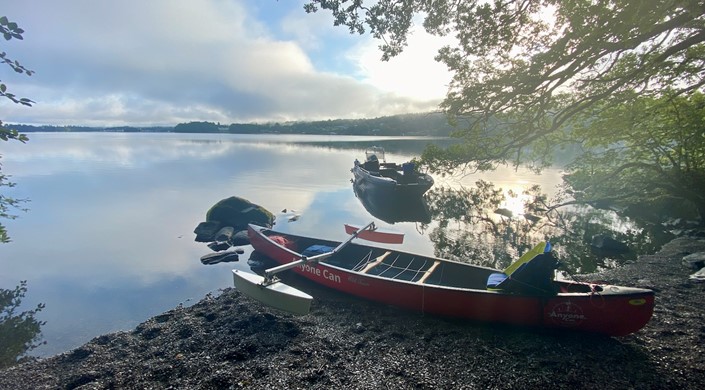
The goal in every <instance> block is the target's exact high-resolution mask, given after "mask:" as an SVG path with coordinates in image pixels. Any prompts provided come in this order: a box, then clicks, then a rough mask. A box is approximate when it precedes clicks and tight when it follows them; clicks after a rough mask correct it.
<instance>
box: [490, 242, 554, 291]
mask: <svg viewBox="0 0 705 390" xmlns="http://www.w3.org/2000/svg"><path fill="white" fill-rule="evenodd" d="M536 249H537V248H534V250H532V251H531V252H529V253H530V254H531V255H532V256H527V257H525V256H522V258H521V259H519V261H517V263H520V264H517V263H514V264H512V265H510V266H509V267H507V269H505V271H504V272H502V273H498V272H496V273H493V274H491V275H490V276H489V277H488V278H487V289H488V290H493V291H501V292H508V293H516V294H528V295H555V294H556V293H557V290H556V287H555V285H554V284H553V276H554V271H555V270H556V269H557V268H558V266H559V265H560V263H559V262H558V260H556V258H555V257H553V255H552V254H551V253H550V252H548V251H550V244H549V245H546V246H545V250H546V251H545V252H543V253H540V252H539V253H538V254H536V252H538V250H536ZM532 252H533V253H532Z"/></svg>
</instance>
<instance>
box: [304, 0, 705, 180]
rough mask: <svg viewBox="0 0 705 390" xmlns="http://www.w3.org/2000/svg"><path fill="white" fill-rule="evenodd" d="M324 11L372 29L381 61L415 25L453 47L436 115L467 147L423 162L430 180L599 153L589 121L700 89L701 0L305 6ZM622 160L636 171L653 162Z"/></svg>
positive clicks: (704, 53) (355, 28) (332, 1)
mask: <svg viewBox="0 0 705 390" xmlns="http://www.w3.org/2000/svg"><path fill="white" fill-rule="evenodd" d="M319 9H325V10H330V11H331V12H332V14H333V18H334V24H335V25H345V26H347V27H348V28H349V29H350V31H351V32H352V33H360V34H362V33H364V32H365V31H366V30H367V29H369V31H370V32H371V34H372V35H373V36H374V37H377V38H380V39H382V40H383V43H382V44H381V46H380V48H381V51H382V59H389V58H390V57H392V56H395V55H397V54H399V53H400V52H401V51H402V50H403V49H404V47H405V46H406V44H407V36H408V35H409V33H410V31H411V28H412V27H413V23H414V20H415V17H416V16H417V15H419V16H421V18H422V20H423V27H424V28H425V30H426V31H427V32H429V33H431V34H435V35H449V36H453V37H454V38H455V40H456V42H457V44H456V45H454V46H450V45H449V46H446V47H443V48H442V49H441V50H440V51H439V52H438V53H437V55H436V57H435V58H436V59H437V60H438V61H440V62H442V63H444V64H445V65H447V66H448V69H449V70H450V71H451V72H452V74H453V78H452V81H451V83H450V86H449V89H448V93H447V96H446V98H445V100H444V101H443V102H442V103H441V108H442V109H443V110H444V111H446V112H447V113H448V115H449V118H450V120H451V122H452V123H454V124H456V125H457V126H458V127H457V130H456V131H455V132H454V134H453V135H454V136H455V137H457V138H459V139H461V140H463V141H464V142H462V143H459V144H457V145H454V146H451V147H448V148H445V149H440V148H436V147H432V148H429V149H428V150H427V151H426V152H425V153H424V155H423V160H424V162H425V163H426V164H427V165H428V166H429V167H430V168H431V169H433V170H434V171H435V172H441V173H443V172H448V171H452V170H455V169H457V168H460V169H478V168H479V169H488V168H492V167H493V166H495V165H496V164H499V163H508V162H513V163H514V164H520V163H526V164H528V165H530V166H533V167H535V168H537V169H540V168H541V167H544V166H546V165H547V164H550V163H551V155H552V153H553V152H554V151H555V150H556V149H558V148H561V147H565V146H567V145H568V146H569V145H575V144H582V143H583V142H585V143H586V144H597V143H599V142H598V141H599V137H601V136H602V134H601V133H600V132H590V130H596V129H595V128H593V127H590V126H584V123H585V122H586V121H587V122H589V121H591V120H593V118H590V117H586V116H585V115H584V114H585V113H587V112H589V113H591V114H592V115H600V114H601V111H600V109H605V108H607V107H616V106H621V105H623V104H625V105H626V106H624V107H623V108H628V107H630V106H631V105H632V102H633V101H634V97H635V96H639V97H641V98H645V99H656V100H659V101H661V99H671V98H678V97H686V98H687V97H689V96H691V95H693V94H695V93H697V92H698V91H700V92H702V91H703V85H705V77H703V75H705V43H704V42H705V0H652V1H642V0H605V1H592V0H495V1H485V0H460V1H455V0H434V1H428V0H405V1H395V0H381V1H376V2H373V4H372V5H369V6H368V5H366V2H365V1H362V0H356V1H347V0H312V1H310V3H308V4H307V5H306V6H305V10H306V11H307V12H316V11H317V10H319ZM661 102H662V103H665V102H663V101H661ZM465 121H467V122H465ZM462 123H466V124H464V125H462V126H461V125H460V124H462ZM578 130H580V131H579V132H578ZM631 130H633V128H630V129H619V128H616V129H613V131H631ZM680 134H682V131H680V130H674V131H673V132H671V131H669V130H666V131H664V133H663V135H662V136H661V137H658V142H663V143H664V145H668V144H670V143H671V142H672V141H674V139H675V138H677V137H679V136H680ZM654 141H656V140H655V139H654ZM620 150H621V151H623V152H626V151H627V148H621V149H620ZM588 153H591V152H589V151H588ZM586 156H589V154H588V155H586ZM622 157H624V158H626V160H623V161H624V162H626V163H634V164H639V163H642V162H643V161H639V160H638V159H640V158H645V157H646V156H645V155H644V154H643V153H627V154H624V155H622ZM693 157H695V156H693ZM700 159H701V160H702V159H705V156H702V157H700ZM583 161H585V160H583ZM611 167H612V169H613V171H614V173H616V172H617V170H619V169H620V166H618V165H612V166H611ZM664 190H665V189H664Z"/></svg>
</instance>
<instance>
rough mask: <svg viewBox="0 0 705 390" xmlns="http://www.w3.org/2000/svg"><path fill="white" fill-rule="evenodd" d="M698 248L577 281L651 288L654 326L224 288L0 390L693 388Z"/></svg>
mask: <svg viewBox="0 0 705 390" xmlns="http://www.w3.org/2000/svg"><path fill="white" fill-rule="evenodd" d="M702 251H705V240H703V239H702V238H697V237H680V238H677V239H675V240H673V241H671V242H670V243H668V244H666V245H665V246H664V247H663V248H662V249H661V250H660V251H659V252H658V253H656V254H653V255H645V256H640V257H639V258H638V259H637V260H636V261H634V262H632V263H630V264H627V265H624V266H622V267H619V268H616V269H610V270H607V271H604V272H601V273H599V274H591V275H580V276H576V278H578V279H580V280H607V281H609V282H610V283H614V284H620V285H627V286H639V287H647V288H651V289H654V290H655V291H656V308H655V312H654V316H653V318H652V319H651V321H650V322H649V323H648V324H647V325H646V327H645V328H644V329H642V330H640V331H639V332H637V333H635V334H633V335H629V336H626V337H619V338H608V337H601V336H594V335H590V334H583V333H571V332H556V331H545V330H532V329H525V328H513V327H507V326H496V325H488V324H477V323H468V322H464V321H456V320H452V319H445V318H438V317H434V316H423V315H418V314H416V313H410V312H405V311H402V310H398V309H395V308H392V307H388V306H384V305H378V304H374V303H371V302H367V301H363V300H359V299H356V298H352V297H349V296H346V295H343V294H340V293H337V292H335V291H332V290H328V289H325V288H322V287H318V286H315V285H313V284H310V283H308V282H306V281H305V280H303V279H301V278H299V277H297V276H295V275H290V276H289V278H290V281H289V282H290V283H294V284H297V283H298V286H299V287H301V288H303V289H305V290H306V291H307V292H309V293H312V295H314V297H315V300H314V304H313V307H312V309H313V310H312V313H311V314H310V315H307V316H303V317H295V316H291V315H288V314H284V313H282V312H278V311H275V310H273V309H270V308H267V307H264V306H262V305H261V304H259V303H258V302H255V301H252V300H250V299H248V298H246V297H244V296H243V295H241V294H240V293H239V292H238V291H237V290H235V289H234V288H226V289H224V290H223V291H222V292H221V293H220V294H219V295H218V296H211V295H208V296H206V297H205V298H203V299H202V300H201V301H199V302H198V303H196V304H195V305H193V306H190V307H177V308H175V309H173V310H170V311H167V312H165V313H163V314H160V315H157V316H155V317H153V318H150V319H149V320H147V321H145V322H144V323H142V324H140V325H138V326H137V327H136V328H135V329H132V330H128V331H123V332H117V333H112V334H107V335H103V336H99V337H96V338H94V339H93V340H91V341H90V342H88V343H86V344H85V345H83V346H81V347H78V348H76V349H74V350H71V351H68V352H65V353H62V354H59V355H57V356H53V357H49V358H44V359H38V360H35V361H29V362H25V363H22V364H19V365H17V366H14V367H11V368H8V369H5V370H2V371H0V388H2V389H5V388H7V389H10V388H12V389H53V388H65V389H74V388H90V389H109V388H129V389H132V388H192V389H216V388H218V389H220V388H309V389H327V388H339V387H342V386H345V387H348V388H356V389H358V388H359V389H372V388H381V387H389V388H400V389H407V388H408V389H411V388H414V389H446V388H454V389H475V388H477V389H488V388H517V389H521V388H540V387H546V388H554V389H577V388H601V389H625V388H639V389H673V388H681V389H700V388H703V387H705V375H704V374H705V353H703V352H705V326H703V312H702V309H701V306H702V301H703V299H704V298H705V284H702V283H698V282H696V281H693V280H690V279H689V278H688V275H689V274H690V273H692V272H693V271H692V269H689V268H688V267H687V266H686V265H685V264H684V263H683V257H684V256H686V255H689V254H692V253H697V252H702Z"/></svg>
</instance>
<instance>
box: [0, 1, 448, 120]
mask: <svg viewBox="0 0 705 390" xmlns="http://www.w3.org/2000/svg"><path fill="white" fill-rule="evenodd" d="M305 2H306V1H305V0H279V1H277V0H199V1H192V0H149V1H144V0H120V1H107V0H62V1H56V0H22V1H19V0H17V1H11V0H2V3H3V4H2V5H3V6H2V10H1V11H0V16H3V15H4V16H7V17H8V19H9V20H10V21H13V22H16V23H17V24H19V26H20V27H21V28H23V29H24V30H25V33H24V34H23V37H24V39H23V40H17V39H13V40H10V41H5V40H0V51H2V52H6V54H7V57H8V58H11V59H12V60H17V61H19V62H20V63H21V64H22V65H23V66H25V67H26V68H28V69H31V70H33V71H34V72H35V74H33V75H32V76H30V77H28V76H27V75H23V74H17V73H15V72H14V71H13V70H12V69H11V68H10V67H8V66H2V67H0V81H2V83H4V84H6V85H7V87H8V91H9V92H11V93H14V94H15V95H17V96H18V97H26V98H29V99H32V100H33V101H35V104H34V105H33V106H32V107H25V106H22V105H18V104H13V103H12V102H11V101H9V100H8V99H0V120H2V121H3V122H5V123H11V124H34V125H58V126H63V125H75V126H173V125H176V124H178V123H186V122H191V121H209V122H216V123H221V124H225V125H228V124H231V123H267V122H286V121H313V120H328V119H339V118H342V119H359V118H376V117H380V116H387V115H395V114H403V113H417V112H429V111H434V110H436V109H437V107H438V104H439V103H440V101H441V100H442V99H443V97H444V95H445V92H446V89H447V85H448V82H449V81H450V75H449V73H448V71H447V69H446V67H445V66H444V65H442V64H439V63H437V62H435V61H434V60H433V57H434V56H435V55H436V52H437V51H438V49H439V48H440V47H441V46H442V44H443V41H442V39H441V38H438V37H433V36H430V35H428V34H426V33H425V32H424V31H423V29H422V28H420V23H416V26H417V28H415V29H414V30H413V33H412V35H411V36H410V38H409V47H407V49H406V50H405V52H404V53H403V54H402V55H401V56H399V57H396V58H394V59H392V60H391V61H389V62H383V61H381V59H380V58H381V52H380V51H379V49H378V46H379V44H380V43H381V42H380V41H378V40H375V39H374V38H372V37H371V36H370V35H367V34H366V35H351V34H349V32H348V29H347V28H346V27H335V26H333V18H332V16H331V14H330V13H329V12H328V11H319V12H317V13H315V14H307V13H306V12H305V11H304V10H303V4H304V3H305Z"/></svg>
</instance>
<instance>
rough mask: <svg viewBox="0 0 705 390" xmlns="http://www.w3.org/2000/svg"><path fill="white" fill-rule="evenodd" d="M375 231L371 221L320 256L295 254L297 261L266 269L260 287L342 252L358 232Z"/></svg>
mask: <svg viewBox="0 0 705 390" xmlns="http://www.w3.org/2000/svg"><path fill="white" fill-rule="evenodd" d="M375 229H376V227H375V223H374V221H372V222H370V223H368V224H367V225H365V227H363V228H360V229H359V230H357V231H354V232H352V233H350V237H349V238H348V239H347V240H345V241H343V242H341V243H340V245H338V246H337V247H335V249H333V250H332V251H330V252H326V253H321V254H320V255H316V256H311V257H307V256H304V255H302V254H300V253H297V255H298V256H299V260H296V261H292V262H291V263H287V264H282V265H278V266H276V267H272V268H268V269H266V270H265V271H264V281H263V282H262V285H264V286H267V285H269V284H272V283H274V282H275V279H274V275H276V274H278V273H279V272H282V271H286V270H289V269H292V268H295V267H298V266H299V265H301V264H306V263H317V262H319V261H321V260H325V259H327V258H329V257H331V256H333V255H334V254H336V253H338V252H340V251H341V250H343V248H345V247H346V246H347V245H348V244H349V243H350V242H352V240H354V239H355V238H356V237H357V236H358V235H359V234H360V232H363V231H366V230H369V231H374V230H375Z"/></svg>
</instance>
